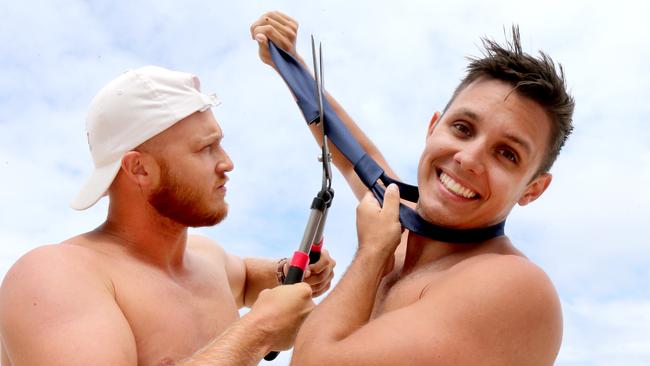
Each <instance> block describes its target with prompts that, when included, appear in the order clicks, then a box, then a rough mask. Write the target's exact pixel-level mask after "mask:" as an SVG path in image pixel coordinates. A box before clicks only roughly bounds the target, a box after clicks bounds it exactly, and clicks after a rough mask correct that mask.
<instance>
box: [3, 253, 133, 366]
mask: <svg viewBox="0 0 650 366" xmlns="http://www.w3.org/2000/svg"><path fill="white" fill-rule="evenodd" d="M32 264H34V263H22V264H21V265H18V267H19V268H12V270H11V271H10V273H8V275H7V277H6V278H5V282H4V284H3V287H2V291H1V293H0V329H1V331H2V338H3V342H4V347H5V351H6V352H7V359H8V360H10V362H11V364H12V366H21V365H52V364H61V365H90V364H92V365H118V364H119V365H136V364H137V352H136V346H135V340H134V336H133V333H132V332H131V328H130V326H129V323H128V321H127V319H126V318H125V317H124V315H123V313H122V311H121V310H120V308H119V306H118V305H117V303H116V302H115V299H114V297H113V296H112V295H111V293H110V291H109V290H108V289H107V288H105V287H103V286H102V285H101V284H100V283H98V282H95V281H94V280H93V278H92V275H91V274H89V273H83V271H76V272H74V271H72V270H70V269H65V268H52V267H55V266H48V265H47V264H45V265H43V266H42V267H44V268H38V267H34V266H32V267H31V268H28V267H29V266H30V265H32ZM48 267H49V268H48ZM86 275H88V276H86Z"/></svg>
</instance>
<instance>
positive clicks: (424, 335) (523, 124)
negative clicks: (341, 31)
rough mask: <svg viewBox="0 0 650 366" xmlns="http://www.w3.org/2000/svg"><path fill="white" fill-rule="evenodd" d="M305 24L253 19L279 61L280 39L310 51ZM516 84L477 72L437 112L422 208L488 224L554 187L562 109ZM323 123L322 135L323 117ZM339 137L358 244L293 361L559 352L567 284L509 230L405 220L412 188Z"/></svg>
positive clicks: (442, 359) (445, 218)
mask: <svg viewBox="0 0 650 366" xmlns="http://www.w3.org/2000/svg"><path fill="white" fill-rule="evenodd" d="M297 32H298V24H297V22H296V21H295V20H293V19H291V18H290V17H288V16H287V15H285V14H282V13H279V12H270V13H266V14H264V15H262V16H261V17H260V18H259V19H258V20H257V21H256V22H254V23H253V25H252V26H251V37H252V38H253V39H255V40H256V41H257V42H258V45H259V56H260V59H261V60H262V61H263V62H265V63H267V64H269V65H271V64H272V62H271V59H270V55H269V51H268V46H267V40H268V39H270V40H272V41H273V42H274V43H275V44H276V45H279V46H280V47H283V48H284V49H285V50H287V51H289V52H291V53H292V54H294V56H296V57H298V59H299V60H301V59H300V58H299V56H298V55H297V52H296V48H295V43H296V42H295V40H296V35H297ZM303 63H304V62H303ZM513 89H514V88H513V86H511V85H509V84H507V83H504V82H502V81H497V80H494V79H478V80H476V81H474V82H473V83H471V84H470V85H468V86H467V87H466V88H464V89H463V90H462V91H461V92H460V93H459V94H458V95H457V96H456V99H455V100H454V101H453V102H452V103H451V104H450V106H449V107H448V109H447V110H446V111H445V113H444V115H443V116H442V117H440V114H439V113H435V114H434V116H433V118H432V119H431V122H430V124H429V128H428V131H427V134H426V141H425V148H424V151H423V153H422V155H421V158H420V163H419V167H418V186H419V189H420V199H419V201H418V203H417V205H413V206H415V207H416V209H417V211H418V213H419V214H420V215H421V216H422V217H423V218H425V219H426V220H428V221H430V222H432V223H434V224H438V225H443V226H447V227H454V228H478V227H485V226H489V225H492V224H496V223H498V222H500V221H503V220H504V219H505V218H506V217H507V216H508V214H509V213H510V211H511V210H512V208H513V206H514V205H515V204H520V205H527V204H528V203H530V202H532V201H534V200H536V199H537V198H539V197H540V195H541V194H542V193H543V192H544V191H545V190H546V188H547V187H548V185H549V184H550V182H551V175H550V174H548V173H544V174H540V175H537V174H538V170H539V168H540V164H541V162H542V159H543V157H544V155H545V154H546V150H547V148H548V144H549V135H550V126H551V124H550V123H551V120H550V118H549V116H548V115H547V114H546V113H545V111H544V110H543V109H542V107H541V106H540V105H539V104H537V103H536V102H534V101H532V100H530V99H528V98H526V97H523V96H521V95H519V94H518V93H517V91H516V90H513ZM328 100H329V102H330V104H331V105H332V108H333V109H334V111H335V112H336V113H337V115H338V116H339V117H340V118H341V120H342V122H343V123H344V124H345V125H346V127H347V128H348V129H349V130H350V133H351V134H352V135H353V137H354V138H355V139H356V140H357V141H358V142H359V144H360V145H361V146H362V148H363V149H364V150H365V151H366V152H367V153H368V154H369V155H370V156H371V157H372V158H373V160H375V161H376V162H377V163H378V164H379V165H380V166H381V167H382V168H383V169H384V171H385V172H386V173H387V174H388V175H390V176H392V177H395V178H398V176H397V175H396V174H395V172H394V171H393V170H392V169H391V168H390V166H389V165H388V163H387V162H386V160H385V159H384V158H383V156H382V154H381V152H380V151H379V150H378V149H377V147H376V146H375V145H374V144H373V143H372V141H371V140H370V139H369V138H368V137H367V136H366V135H365V134H364V133H363V131H362V130H361V129H360V128H359V126H357V124H356V123H355V122H354V120H353V119H352V118H351V117H350V116H349V115H348V114H347V113H346V112H345V110H344V109H343V107H342V106H341V105H340V104H338V103H337V102H336V101H335V100H334V98H332V97H331V96H328ZM312 133H313V134H314V136H315V137H316V141H320V139H321V136H320V130H319V129H318V128H317V127H312ZM396 143H397V144H400V143H409V142H404V141H397V142H396ZM330 148H331V151H332V154H333V161H334V164H335V165H336V167H337V168H338V169H339V171H340V172H341V174H342V175H343V176H344V177H345V179H346V180H347V182H348V184H349V185H350V187H351V189H352V191H353V192H354V193H355V195H356V196H357V198H358V199H359V200H360V203H359V206H358V207H357V212H356V213H357V215H356V216H357V217H356V221H357V239H358V248H357V251H356V253H355V256H354V258H353V259H352V262H351V264H350V266H349V267H348V268H347V270H346V273H345V274H344V275H343V277H342V278H341V279H340V281H339V282H338V284H337V286H336V287H335V288H334V289H333V290H332V292H331V293H330V295H329V296H328V297H327V298H326V299H325V300H324V301H322V302H321V303H320V304H319V306H318V307H317V308H316V309H315V310H314V311H313V312H312V314H311V315H310V317H309V318H308V319H307V320H306V321H305V323H304V324H303V326H302V327H301V330H300V333H299V334H298V337H297V339H296V344H295V346H294V352H293V359H292V365H296V366H310V365H322V364H332V365H339V366H344V365H349V366H353V365H354V366H363V365H369V366H370V365H372V366H382V365H386V366H388V365H390V366H392V365H414V366H425V365H427V366H428V365H454V366H461V365H463V366H464V365H467V366H474V365H495V366H497V365H498V366H502V365H527V366H548V365H552V364H553V362H554V360H555V358H556V356H557V353H558V350H559V347H560V343H561V338H562V314H561V308H560V302H559V299H558V296H557V292H556V291H555V289H554V287H553V285H552V283H551V281H550V280H549V278H548V276H546V274H545V273H544V272H543V271H542V270H541V269H540V268H539V267H538V266H536V265H535V264H534V263H533V262H531V261H529V260H528V259H527V258H526V257H525V256H524V254H522V253H521V252H520V251H519V250H518V249H517V248H516V247H515V245H513V243H512V242H511V241H510V239H509V238H508V237H507V236H505V235H504V236H500V237H496V238H493V239H490V240H487V241H485V242H481V243H472V244H456V243H450V242H442V241H439V240H434V239H431V238H427V237H423V236H420V235H417V234H414V233H412V232H409V231H408V230H404V231H402V227H401V225H400V223H399V221H398V219H399V216H398V212H399V202H400V198H399V192H398V191H397V190H396V189H391V188H390V187H388V189H387V190H386V194H385V197H384V202H383V206H380V205H379V204H378V202H377V201H376V200H375V198H374V197H373V196H372V194H370V193H369V192H368V189H367V188H366V187H365V185H364V184H363V183H362V182H361V181H360V179H359V178H358V176H357V175H356V172H355V171H354V167H353V166H352V164H351V163H350V162H349V161H348V160H347V159H346V158H345V157H344V156H343V155H342V154H341V153H340V151H338V150H337V149H336V147H335V146H333V145H330ZM398 179H399V178H398ZM402 203H405V204H408V203H407V202H404V201H402Z"/></svg>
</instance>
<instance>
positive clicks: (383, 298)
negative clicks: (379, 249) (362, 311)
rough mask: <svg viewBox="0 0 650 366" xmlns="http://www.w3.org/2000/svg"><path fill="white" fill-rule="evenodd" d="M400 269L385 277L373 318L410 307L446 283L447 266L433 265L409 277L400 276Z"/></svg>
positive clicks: (380, 286) (376, 301) (378, 292)
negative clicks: (427, 292) (427, 293)
mask: <svg viewBox="0 0 650 366" xmlns="http://www.w3.org/2000/svg"><path fill="white" fill-rule="evenodd" d="M400 272H401V270H400V269H397V270H394V271H393V272H392V273H390V274H389V275H387V276H386V277H384V279H383V280H382V282H381V284H380V285H379V288H378V289H377V296H376V297H375V305H374V307H373V312H372V318H375V317H378V316H380V315H382V314H384V313H387V312H390V311H393V310H397V309H400V308H403V307H406V306H409V305H411V304H413V303H415V302H416V301H418V300H419V299H420V298H421V297H422V295H423V294H424V292H425V291H429V290H431V289H433V288H435V287H436V286H437V284H438V283H440V282H441V281H444V278H445V276H446V274H447V272H448V267H447V266H444V267H443V266H437V265H431V266H428V267H426V268H422V269H420V270H418V271H416V272H414V273H411V274H409V275H407V276H400Z"/></svg>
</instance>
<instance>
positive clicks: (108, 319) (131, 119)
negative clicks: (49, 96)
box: [0, 66, 334, 366]
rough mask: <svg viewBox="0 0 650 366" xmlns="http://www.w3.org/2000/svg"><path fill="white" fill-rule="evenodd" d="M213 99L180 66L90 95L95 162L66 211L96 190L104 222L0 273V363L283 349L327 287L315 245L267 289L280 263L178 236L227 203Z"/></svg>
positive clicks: (183, 361)
mask: <svg viewBox="0 0 650 366" xmlns="http://www.w3.org/2000/svg"><path fill="white" fill-rule="evenodd" d="M217 104H218V102H217V100H216V98H215V97H214V96H210V95H206V94H203V93H201V92H200V88H199V80H198V78H197V77H195V76H194V75H191V74H187V73H183V72H177V71H170V70H166V69H163V68H160V67H155V66H146V67H142V68H140V69H137V70H132V71H128V72H126V73H124V74H122V75H120V76H119V77H117V78H116V79H115V80H113V81H111V82H110V83H108V84H107V85H106V86H105V87H104V88H103V89H102V90H101V91H100V92H99V93H98V95H97V96H96V97H95V99H94V100H93V102H92V104H91V107H90V111H89V114H88V120H87V131H88V143H89V146H90V151H91V154H92V156H93V160H94V163H95V170H94V172H93V173H92V175H91V177H90V179H89V180H88V182H87V183H86V185H85V186H84V187H83V188H82V190H81V191H80V192H79V194H78V196H77V197H76V198H75V199H74V201H73V203H72V207H73V208H75V209H79V210H83V209H86V208H88V207H90V206H92V205H93V204H95V202H97V201H98V200H99V199H100V198H101V197H102V196H104V195H108V197H109V208H108V216H107V219H106V221H105V222H104V223H103V224H102V225H101V226H99V227H98V228H96V229H95V230H93V231H90V232H87V233H85V234H81V235H79V236H75V237H73V238H70V239H68V240H65V241H64V242H62V243H59V244H54V245H46V246H42V247H39V248H37V249H34V250H32V251H30V252H29V253H27V254H26V255H25V256H23V257H22V258H21V259H19V260H18V261H17V262H16V263H15V264H14V266H13V267H12V268H11V269H10V270H9V272H8V273H7V274H6V276H5V279H4V281H3V284H2V288H1V289H0V331H1V334H2V365H5V366H6V365H13V366H20V365H171V364H174V365H206V364H211V365H253V364H257V363H258V362H259V361H260V360H261V358H262V357H263V356H264V355H265V354H266V353H268V352H269V351H271V350H282V349H287V348H289V347H290V346H291V345H292V343H293V340H294V338H295V335H296V332H297V331H298V328H299V327H300V325H301V323H302V321H303V320H304V319H305V317H306V316H307V314H309V312H310V311H311V309H312V308H313V306H314V304H313V301H312V300H311V298H312V296H318V295H320V294H322V293H323V292H325V291H326V290H327V289H328V288H329V286H330V282H331V279H332V276H333V272H332V268H333V267H334V261H333V260H332V259H331V258H330V257H329V255H328V254H327V252H326V251H323V252H322V255H321V259H320V261H319V262H317V263H315V264H313V265H311V267H310V268H309V270H310V273H311V275H310V276H308V277H307V278H306V280H305V282H307V283H300V284H296V285H290V286H279V287H276V286H277V285H278V283H279V278H281V276H282V274H283V273H282V269H283V267H284V266H283V263H282V262H280V263H278V261H274V260H264V259H241V258H238V257H236V256H234V255H230V254H228V253H226V252H225V251H224V250H223V249H222V248H221V247H220V246H219V245H218V244H217V243H215V242H214V241H212V240H210V239H208V238H205V237H199V236H193V235H188V233H187V228H188V227H199V226H212V225H215V224H217V223H219V222H220V221H221V220H222V219H223V218H224V217H225V216H226V213H227V210H228V205H227V204H226V202H225V195H226V182H227V180H228V178H227V175H226V173H227V172H229V171H231V170H232V169H233V163H232V161H231V160H230V158H229V156H228V155H227V154H226V152H225V151H224V149H223V148H222V146H221V139H222V137H223V134H222V131H221V128H220V127H219V124H218V123H217V121H216V120H215V118H214V116H213V114H212V112H211V110H210V107H213V106H216V105H217ZM271 288H272V289H271ZM269 289H270V290H269ZM243 306H249V307H251V310H250V311H249V312H248V313H246V314H245V315H244V316H242V317H241V318H240V317H239V313H238V309H240V308H241V307H243Z"/></svg>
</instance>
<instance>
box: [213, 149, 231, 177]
mask: <svg viewBox="0 0 650 366" xmlns="http://www.w3.org/2000/svg"><path fill="white" fill-rule="evenodd" d="M233 169H235V164H234V163H233V162H232V160H231V159H230V155H228V153H227V152H226V151H225V150H222V154H221V157H220V159H219V161H218V162H217V166H216V167H215V170H216V171H217V172H218V173H222V172H224V173H225V172H229V171H232V170H233Z"/></svg>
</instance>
